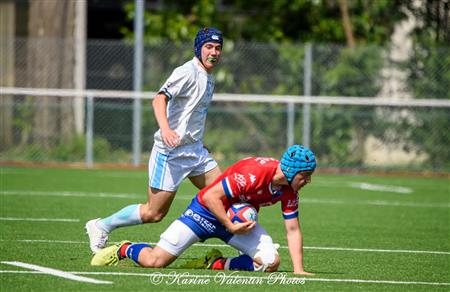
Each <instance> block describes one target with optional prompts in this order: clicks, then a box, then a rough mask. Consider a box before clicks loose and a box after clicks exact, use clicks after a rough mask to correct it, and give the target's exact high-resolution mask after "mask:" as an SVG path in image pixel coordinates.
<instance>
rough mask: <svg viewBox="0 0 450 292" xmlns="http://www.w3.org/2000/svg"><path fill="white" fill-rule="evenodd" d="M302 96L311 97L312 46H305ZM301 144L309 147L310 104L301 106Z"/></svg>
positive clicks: (309, 44)
mask: <svg viewBox="0 0 450 292" xmlns="http://www.w3.org/2000/svg"><path fill="white" fill-rule="evenodd" d="M303 70H304V79H303V95H304V96H311V72H312V45H311V43H307V44H306V45H305V63H304V67H303ZM302 143H303V145H305V146H306V147H310V145H311V104H309V103H305V104H304V105H303V137H302Z"/></svg>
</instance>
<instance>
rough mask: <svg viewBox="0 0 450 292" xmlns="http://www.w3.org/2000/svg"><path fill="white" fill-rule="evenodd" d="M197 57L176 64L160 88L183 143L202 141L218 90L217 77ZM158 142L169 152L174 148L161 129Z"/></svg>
mask: <svg viewBox="0 0 450 292" xmlns="http://www.w3.org/2000/svg"><path fill="white" fill-rule="evenodd" d="M198 62H199V61H198V60H197V58H195V57H194V58H193V59H192V60H190V61H188V62H186V63H184V64H183V65H182V66H180V67H177V68H175V70H174V71H173V72H172V75H170V77H169V79H167V81H166V82H165V83H164V85H163V86H162V87H161V89H160V90H159V92H160V93H164V94H165V95H166V96H167V97H168V98H169V102H168V104H167V118H168V120H169V126H170V128H171V129H172V130H175V131H176V132H177V133H178V135H180V138H181V141H180V144H179V145H184V144H190V143H195V142H197V141H201V140H202V138H203V133H204V131H205V120H206V114H207V112H208V105H209V103H210V102H211V99H212V96H213V91H214V77H213V75H211V74H208V73H207V72H206V70H205V69H204V68H203V67H201V65H200V64H198ZM154 138H155V144H154V145H155V146H156V147H157V148H158V150H159V151H161V152H163V153H168V152H169V151H170V150H171V149H172V148H171V147H169V146H167V145H166V144H164V142H163V141H162V139H161V130H158V131H157V132H156V133H155V136H154Z"/></svg>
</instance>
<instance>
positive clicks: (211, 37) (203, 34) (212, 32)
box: [194, 27, 223, 62]
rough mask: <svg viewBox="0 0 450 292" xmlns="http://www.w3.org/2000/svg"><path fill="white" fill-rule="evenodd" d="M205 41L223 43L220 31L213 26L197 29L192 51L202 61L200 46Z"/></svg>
mask: <svg viewBox="0 0 450 292" xmlns="http://www.w3.org/2000/svg"><path fill="white" fill-rule="evenodd" d="M205 43H218V44H220V45H223V36H222V32H221V31H220V30H218V29H217V28H214V27H205V28H202V29H200V30H199V31H198V33H197V36H196V37H195V41H194V53H195V56H196V57H197V59H199V60H200V62H202V46H203V45H204V44H205Z"/></svg>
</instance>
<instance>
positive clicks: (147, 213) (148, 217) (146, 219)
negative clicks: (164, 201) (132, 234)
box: [141, 209, 167, 223]
mask: <svg viewBox="0 0 450 292" xmlns="http://www.w3.org/2000/svg"><path fill="white" fill-rule="evenodd" d="M166 214H167V213H164V212H160V211H153V210H148V209H147V210H143V212H142V213H141V220H142V222H143V223H156V222H160V221H161V220H162V219H163V218H164V217H165V216H166Z"/></svg>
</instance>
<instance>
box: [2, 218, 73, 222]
mask: <svg viewBox="0 0 450 292" xmlns="http://www.w3.org/2000/svg"><path fill="white" fill-rule="evenodd" d="M0 221H44V222H80V219H66V218H18V217H0Z"/></svg>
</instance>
